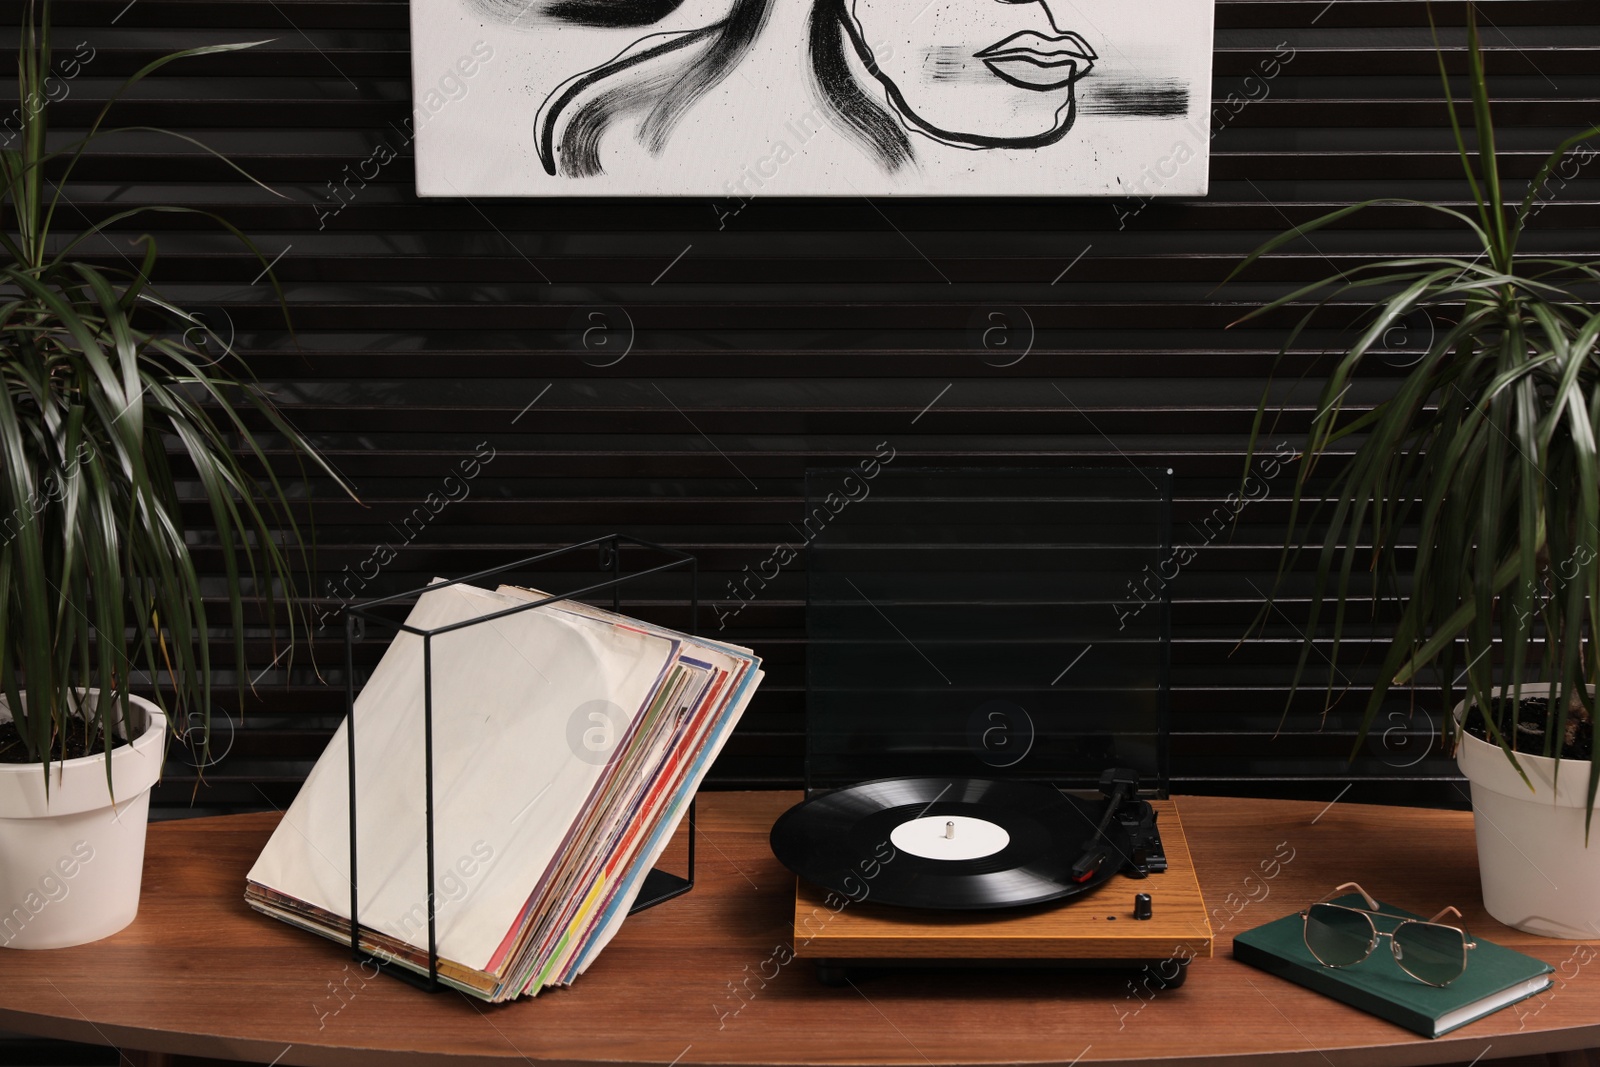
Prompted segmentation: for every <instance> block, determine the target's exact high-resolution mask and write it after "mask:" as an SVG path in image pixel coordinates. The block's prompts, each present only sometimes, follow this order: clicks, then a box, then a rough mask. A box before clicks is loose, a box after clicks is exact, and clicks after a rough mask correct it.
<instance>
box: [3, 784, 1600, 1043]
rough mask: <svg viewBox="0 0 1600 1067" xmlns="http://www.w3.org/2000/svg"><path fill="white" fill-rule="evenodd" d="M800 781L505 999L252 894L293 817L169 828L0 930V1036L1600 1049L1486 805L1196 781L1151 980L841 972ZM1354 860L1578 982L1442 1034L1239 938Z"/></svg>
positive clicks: (1352, 868)
mask: <svg viewBox="0 0 1600 1067" xmlns="http://www.w3.org/2000/svg"><path fill="white" fill-rule="evenodd" d="M795 799H797V798H796V795H795V794H791V793H710V794H706V795H705V796H703V797H702V798H701V802H700V831H701V838H700V842H701V845H700V849H699V872H698V873H699V884H698V885H697V887H696V888H695V890H694V891H693V892H692V893H690V894H689V895H688V896H686V897H682V898H680V899H678V900H674V901H671V902H669V903H667V904H665V905H662V906H660V907H658V908H655V909H653V910H651V911H647V912H643V913H641V914H639V915H636V916H634V917H633V918H631V919H630V920H629V921H628V923H627V925H626V926H625V927H624V929H623V931H622V933H621V934H620V935H619V936H618V937H617V939H616V940H615V941H614V942H613V943H612V945H611V946H610V947H609V948H608V949H607V950H606V951H605V953H604V954H603V955H602V956H601V957H600V959H599V960H598V962H597V963H596V964H595V965H594V967H593V968H591V970H590V972H589V973H588V974H587V975H585V976H583V977H582V978H580V979H579V980H578V982H577V983H576V984H575V985H573V986H572V987H571V988H569V989H565V990H557V991H554V992H550V993H546V994H544V995H542V996H540V997H538V998H537V999H535V1000H531V1001H519V1002H516V1003H512V1004H505V1005H498V1006H486V1005H483V1004H480V1003H478V1002H475V1001H471V1000H468V999H467V998H465V997H463V996H460V995H459V994H455V993H444V994H436V995H430V994H427V993H423V992H420V991H418V990H416V989H413V988H411V987H410V986H407V985H405V984H403V983H401V982H398V981H396V980H394V979H392V978H388V977H381V976H380V977H375V978H370V979H369V978H366V977H364V976H363V975H362V973H361V971H360V970H359V969H358V968H357V966H356V965H355V964H353V963H352V962H351V961H350V960H349V958H348V956H347V955H346V953H345V952H344V950H342V949H340V947H339V946H337V945H335V944H333V943H331V942H326V941H322V940H320V939H318V938H315V937H313V936H311V935H309V934H305V933H302V932H300V931H297V930H294V929H292V928H290V927H288V926H285V925H283V924H281V923H278V922H275V921H273V920H271V919H267V918H265V917H263V916H260V915H257V914H255V913H254V912H252V911H250V910H249V909H248V908H246V907H245V905H244V901H243V892H244V875H245V871H246V870H247V869H248V868H249V866H250V864H251V862H252V860H253V859H254V858H255V856H256V854H257V853H258V852H259V851H260V849H261V847H262V845H263V844H264V843H265V841H266V839H267V836H268V834H269V833H270V832H271V830H272V827H273V825H274V824H275V823H276V821H277V816H276V815H273V814H265V815H238V816H231V817H226V818H211V819H194V820H189V821H183V822H170V823H157V824H154V825H152V826H151V827H150V839H149V853H148V857H147V859H146V867H145V882H144V902H143V905H142V907H141V909H140V912H139V918H138V919H137V920H136V921H135V922H134V924H133V925H132V926H131V927H129V928H128V929H127V930H125V931H123V932H122V933H120V934H118V935H117V936H115V937H113V938H110V939H108V940H106V941H102V942H100V943H98V944H94V945H87V946H84V947H82V948H75V949H61V950H56V951H49V952H18V951H6V952H0V1030H14V1031H23V1032H26V1033H33V1034H38V1035H42V1036H50V1037H59V1038H66V1039H70V1040H74V1041H85V1042H93V1043H97V1044H107V1045H116V1046H119V1047H121V1048H124V1049H141V1050H152V1054H151V1055H149V1056H145V1057H142V1058H143V1059H144V1060H145V1061H146V1062H154V1063H160V1062H163V1060H164V1055H163V1054H184V1055H195V1056H211V1057H222V1058H231V1059H243V1060H255V1061H258V1062H261V1063H277V1064H338V1065H351V1064H355V1065H367V1064H370V1065H373V1067H379V1065H381V1067H391V1065H395V1067H398V1065H405V1064H448V1065H450V1067H473V1065H479V1064H484V1065H488V1064H493V1065H496V1067H503V1065H506V1064H516V1063H526V1064H530V1065H534V1067H545V1065H551V1067H556V1065H561V1067H565V1065H568V1064H594V1063H604V1064H607V1065H621V1064H639V1065H651V1067H667V1065H670V1064H681V1065H684V1067H690V1065H695V1064H729V1065H741V1067H742V1065H757V1064H884V1065H887V1064H896V1065H899V1064H904V1065H907V1067H923V1065H944V1064H1000V1063H1041V1064H1060V1065H1063V1067H1064V1065H1068V1064H1081V1065H1086V1064H1090V1063H1106V1062H1120V1063H1130V1062H1142V1061H1155V1060H1161V1061H1164V1062H1173V1063H1184V1064H1191V1065H1198V1064H1237V1063H1240V1062H1241V1061H1242V1059H1243V1058H1244V1057H1249V1061H1248V1062H1249V1063H1250V1064H1252V1065H1255V1064H1260V1065H1267V1064H1278V1063H1291V1062H1293V1063H1297V1064H1306V1065H1316V1067H1330V1065H1331V1067H1369V1065H1386V1064H1413V1063H1440V1062H1459V1063H1467V1062H1469V1061H1472V1060H1473V1059H1475V1058H1477V1057H1479V1056H1482V1057H1483V1061H1482V1062H1487V1061H1490V1060H1494V1059H1499V1058H1502V1057H1506V1056H1514V1055H1515V1056H1526V1055H1529V1054H1535V1053H1549V1052H1555V1051H1558V1050H1572V1049H1583V1048H1589V1047H1593V1046H1600V962H1597V961H1596V960H1595V957H1596V956H1597V955H1600V950H1597V949H1594V948H1591V947H1589V946H1588V945H1585V944H1582V943H1575V942H1563V941H1551V940H1545V939H1542V938H1536V937H1531V936H1528V935H1524V934H1519V933H1517V932H1515V931H1512V930H1508V929H1506V928H1505V927H1503V926H1500V925H1499V924H1497V923H1495V922H1494V921H1493V920H1491V919H1489V918H1488V916H1487V915H1486V914H1485V913H1484V910H1483V905H1482V901H1481V900H1480V898H1479V891H1478V876H1477V869H1476V850H1475V848H1474V843H1473V836H1472V824H1471V817H1470V815H1468V814H1465V813H1457V812H1440V811H1425V810H1419V809H1409V808H1384V807H1370V806H1363V805H1358V804H1351V803H1345V802H1339V803H1335V804H1332V805H1329V806H1324V805H1322V804H1317V803H1307V802H1300V801H1262V800H1235V799H1220V798H1206V797H1186V798H1182V799H1181V801H1180V806H1181V810H1182V813H1183V820H1184V824H1185V826H1186V827H1187V829H1188V832H1189V841H1190V847H1191V849H1192V851H1193V855H1194V860H1195V865H1196V868H1197V869H1198V871H1199V875H1200V882H1201V885H1202V888H1203V890H1204V892H1205V896H1206V899H1207V902H1208V904H1209V906H1210V908H1211V913H1212V924H1213V926H1214V928H1215V929H1216V932H1217V956H1216V958H1213V959H1198V960H1195V961H1194V963H1193V964H1192V966H1191V970H1190V974H1189V981H1188V982H1187V983H1186V984H1185V985H1184V986H1183V987H1181V988H1179V989H1174V990H1166V991H1163V992H1161V993H1159V994H1155V995H1153V996H1152V995H1151V994H1149V993H1147V992H1144V991H1143V990H1142V989H1141V990H1139V993H1138V994H1137V995H1136V993H1135V991H1134V990H1133V989H1132V988H1130V986H1131V983H1130V980H1129V976H1128V975H1127V974H1125V973H1124V974H1117V973H1083V972H1077V973H1074V972H1054V971H1028V972H1002V971H987V972H981V973H975V972H969V971H947V972H922V973H916V972H885V973H880V974H876V975H872V976H870V977H865V978H861V979H859V980H857V981H856V982H855V983H854V984H853V986H850V987H845V988H837V989H830V988H827V987H825V986H823V985H821V984H820V983H818V982H817V980H816V978H815V976H814V975H813V974H812V973H811V972H810V970H809V967H808V965H806V964H804V963H802V962H798V961H797V962H793V963H789V964H787V965H783V964H781V963H778V962H775V961H777V960H780V959H782V958H784V956H785V955H786V953H784V952H783V948H784V946H786V945H787V943H788V941H789V938H790V930H789V927H788V924H789V917H790V914H791V911H792V907H793V898H794V879H793V877H792V876H790V875H789V874H788V873H787V872H786V871H784V870H783V868H781V867H780V866H779V865H778V863H777V862H776V861H775V860H774V859H773V857H772V854H771V852H770V851H769V849H768V847H767V831H768V828H769V827H770V826H771V825H772V822H773V820H774V819H775V818H776V817H777V815H778V814H779V812H781V811H782V810H783V809H784V808H785V807H786V806H788V805H789V804H790V803H792V802H793V801H794V800H795ZM669 858H670V857H669ZM1349 879H1355V880H1358V881H1360V882H1361V883H1362V884H1363V885H1364V886H1365V887H1366V888H1367V889H1368V890H1370V891H1372V892H1373V893H1375V894H1376V895H1377V896H1379V897H1381V898H1384V899H1386V900H1389V901H1392V902H1394V903H1395V904H1398V905H1400V906H1403V907H1410V908H1412V909H1414V910H1418V911H1424V912H1432V911H1434V910H1436V909H1437V908H1438V907H1442V906H1443V905H1444V904H1447V903H1451V904H1455V905H1457V906H1458V907H1460V908H1461V910H1462V911H1463V912H1464V913H1465V916H1466V923H1467V925H1468V927H1469V928H1470V929H1472V930H1474V931H1476V932H1478V933H1481V934H1483V935H1485V936H1487V937H1489V938H1491V939H1493V940H1496V941H1501V942H1503V943H1505V944H1509V945H1513V946H1515V947H1517V948H1519V949H1521V950H1523V951H1525V952H1529V953H1531V954H1533V955H1535V956H1538V957H1539V958H1541V959H1544V960H1548V961H1549V962H1550V963H1551V964H1553V965H1555V966H1556V968H1557V974H1556V979H1557V981H1556V984H1555V985H1554V986H1553V987H1552V989H1551V990H1549V991H1546V992H1545V993H1543V994H1541V995H1540V996H1539V997H1537V998H1534V999H1532V1000H1530V1001H1526V1002H1524V1004H1523V1005H1521V1006H1520V1007H1513V1008H1510V1009H1507V1010H1505V1011H1503V1012H1500V1013H1499V1014H1496V1015H1492V1016H1490V1017H1488V1018H1487V1019H1482V1020H1479V1021H1478V1022H1475V1023H1472V1024H1471V1025H1469V1026H1467V1027H1464V1028H1463V1029H1461V1030H1458V1031H1456V1032H1455V1033H1453V1034H1451V1035H1449V1036H1447V1037H1444V1038H1440V1039H1438V1040H1433V1041H1430V1040H1428V1039H1425V1038H1420V1037H1416V1036H1414V1035H1412V1034H1411V1033H1409V1032H1408V1031H1405V1030H1403V1029H1401V1028H1399V1027H1397V1026H1394V1025H1391V1024H1390V1023H1387V1022H1384V1021H1382V1020H1381V1019H1376V1018H1373V1017H1371V1016H1368V1015H1365V1014H1363V1013H1361V1012H1359V1011H1356V1010H1354V1009H1352V1008H1347V1007H1345V1006H1344V1005H1342V1004H1339V1003H1337V1002H1335V1001H1332V1000H1328V999H1325V998H1323V997H1321V996H1318V995H1317V994H1315V993H1312V992H1310V991H1308V990H1304V989H1301V988H1299V987H1298V986H1294V985H1291V984H1289V983H1287V982H1283V981H1280V980H1278V979H1276V978H1273V977H1271V976H1269V975H1267V974H1264V973H1262V972H1260V971H1257V970H1254V969H1252V968H1249V967H1246V966H1244V965H1242V964H1238V963H1235V962H1234V961H1233V960H1232V959H1230V958H1229V951H1230V944H1231V938H1232V935H1233V934H1235V933H1237V932H1238V931H1239V930H1243V929H1248V928H1249V927H1252V926H1256V925H1258V924H1260V923H1262V922H1265V921H1267V920H1268V919H1272V918H1276V917H1277V916H1279V915H1283V914H1286V913H1288V912H1290V911H1293V910H1297V909H1298V908H1300V907H1302V906H1303V905H1304V904H1305V903H1306V902H1307V901H1309V900H1312V899H1315V898H1317V897H1319V896H1321V895H1322V894H1323V893H1324V892H1326V891H1327V890H1329V889H1331V888H1332V887H1333V886H1334V885H1335V884H1336V883H1338V882H1341V881H1345V880H1349ZM135 1058H136V1059H138V1058H141V1057H135ZM1580 1061H1582V1062H1590V1061H1591V1057H1580Z"/></svg>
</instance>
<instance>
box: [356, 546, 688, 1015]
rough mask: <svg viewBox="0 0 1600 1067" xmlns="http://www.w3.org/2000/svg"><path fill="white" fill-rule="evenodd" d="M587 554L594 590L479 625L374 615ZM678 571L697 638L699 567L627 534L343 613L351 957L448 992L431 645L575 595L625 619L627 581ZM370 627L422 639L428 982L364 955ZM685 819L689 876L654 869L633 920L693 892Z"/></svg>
mask: <svg viewBox="0 0 1600 1067" xmlns="http://www.w3.org/2000/svg"><path fill="white" fill-rule="evenodd" d="M624 546H632V547H634V548H637V549H643V550H647V551H649V552H651V553H653V554H655V555H657V556H662V557H667V559H666V562H663V563H658V564H656V565H654V566H650V567H645V568H643V569H640V570H635V571H630V572H628V573H623V569H622V549H623V547H624ZM590 549H593V550H595V551H597V552H598V554H599V569H600V570H602V571H609V572H610V574H611V576H610V577H609V578H607V579H605V580H604V581H600V582H595V583H594V584H592V585H586V586H584V587H583V588H581V589H574V590H572V591H571V592H569V593H562V594H558V595H552V596H547V597H544V598H543V599H541V600H530V601H528V602H527V603H525V604H517V605H514V606H512V607H509V608H506V609H504V610H502V611H495V612H490V613H489V614H486V615H480V616H479V617H477V618H475V619H467V620H465V621H462V622H456V623H450V624H448V625H445V626H436V627H433V628H431V629H422V628H418V627H415V626H411V625H409V624H407V623H405V622H402V621H397V620H395V619H391V618H385V617H384V616H383V615H381V614H378V613H377V612H376V610H375V609H378V608H383V607H392V606H394V605H396V604H403V603H406V602H412V603H414V602H415V601H416V600H417V599H419V598H421V596H422V595H423V594H424V593H426V592H429V591H431V590H435V589H442V588H445V587H447V586H452V585H464V584H468V583H472V584H479V583H482V582H485V581H490V580H493V579H497V578H501V577H503V576H507V575H511V574H514V573H519V572H521V573H526V572H529V571H531V570H533V569H534V568H535V567H536V566H537V565H539V564H543V563H547V562H549V561H551V560H555V559H558V558H559V557H562V556H565V555H568V554H571V553H578V552H583V551H586V550H590ZM674 570H682V571H684V572H685V574H686V577H687V579H688V583H689V588H688V601H689V626H688V628H687V629H686V630H685V632H686V633H688V634H690V635H693V634H695V633H696V631H697V629H698V626H699V621H700V597H699V583H698V561H697V560H696V559H695V558H694V557H693V556H691V555H688V554H687V553H684V552H679V551H677V550H675V549H671V548H666V547H664V546H662V545H658V544H654V543H652V542H649V541H641V540H639V539H638V538H636V537H629V536H628V535H626V534H607V535H606V536H604V537H597V538H595V539H594V540H592V541H584V542H583V543H581V544H575V545H568V546H567V547H565V548H558V549H555V550H553V551H550V552H545V553H541V554H540V555H537V556H530V557H529V558H527V559H523V560H518V561H517V562H515V563H508V564H506V565H505V566H502V567H494V568H491V569H489V570H486V571H479V572H478V573H476V574H469V575H466V576H465V577H462V578H455V579H452V580H450V581H445V582H435V583H433V584H431V585H428V586H424V587H423V588H420V589H413V590H410V591H408V592H404V593H396V594H394V595H392V596H386V597H380V598H379V599H376V600H369V601H366V602H365V603H362V604H360V605H357V606H353V607H351V608H349V609H348V610H347V611H346V613H345V624H344V670H345V714H346V718H345V725H346V733H345V737H346V741H347V751H348V755H349V775H350V952H351V954H352V955H353V956H354V957H355V959H357V960H358V961H360V962H362V963H370V964H372V965H373V967H374V968H376V969H377V970H378V971H383V972H385V973H387V974H390V975H393V976H394V977H396V978H399V979H401V980H402V981H405V982H407V983H409V984H411V985H414V986H417V987H418V988H420V989H425V990H427V991H429V992H432V993H437V992H440V991H441V990H443V989H444V986H442V985H441V984H440V982H439V942H438V933H437V929H436V908H437V906H436V903H435V896H434V889H435V887H434V828H433V659H432V655H433V639H434V638H435V637H438V636H440V635H443V634H447V633H453V632H454V631H456V630H464V629H467V628H468V627H472V626H478V625H480V624H482V623H486V622H493V621H494V620H496V619H503V618H505V617H506V616H508V615H515V614H517V613H518V612H522V611H532V610H533V609H535V608H541V607H544V606H545V605H547V604H555V603H558V602H560V601H563V600H575V599H577V598H578V597H583V596H590V595H602V596H603V595H604V594H605V593H606V592H608V591H609V593H610V594H611V610H613V611H616V612H619V613H620V612H621V610H622V587H623V585H624V584H625V583H627V582H632V581H637V580H638V579H641V578H645V577H648V576H649V575H653V574H661V573H663V572H667V571H674ZM369 622H370V623H374V624H376V625H378V626H381V627H385V628H387V629H390V630H393V631H395V632H396V633H397V634H398V633H408V634H413V635H415V636H417V637H420V638H422V664H423V667H422V670H423V685H424V693H423V713H422V729H423V741H424V745H423V752H424V764H423V777H424V786H425V789H426V791H427V792H426V796H425V802H424V803H425V807H424V810H425V812H426V814H427V818H426V823H427V874H428V895H427V898H426V899H427V902H428V974H427V976H426V977H423V976H422V975H420V974H417V973H416V972H414V971H412V970H410V969H409V968H406V967H404V966H402V965H400V964H397V963H395V962H394V961H392V960H388V959H384V958H382V957H379V956H376V955H374V954H372V953H370V952H366V951H364V950H363V949H362V948H361V919H360V902H359V899H358V893H357V884H358V882H359V878H358V877H357V863H358V860H357V856H356V851H357V850H356V724H355V705H356V689H355V674H354V672H355V642H356V641H357V640H358V639H359V638H361V637H362V636H364V633H365V624H366V623H369ZM688 818H689V856H688V872H687V873H686V874H683V875H676V874H672V873H671V872H669V871H663V870H661V869H660V868H654V869H652V870H651V871H650V872H649V873H648V874H647V875H646V876H645V880H644V884H643V885H642V886H641V887H640V890H639V895H638V897H637V898H636V899H635V901H634V904H633V907H632V908H630V909H629V912H628V913H629V914H630V915H631V914H634V913H635V912H640V911H643V910H644V909H646V908H651V907H654V906H655V905H657V904H660V903H663V902H664V901H668V900H671V899H672V898H673V897H677V896H682V895H683V894H684V893H687V892H688V891H689V890H690V889H693V888H694V839H695V824H694V800H693V799H691V800H690V802H689V812H688Z"/></svg>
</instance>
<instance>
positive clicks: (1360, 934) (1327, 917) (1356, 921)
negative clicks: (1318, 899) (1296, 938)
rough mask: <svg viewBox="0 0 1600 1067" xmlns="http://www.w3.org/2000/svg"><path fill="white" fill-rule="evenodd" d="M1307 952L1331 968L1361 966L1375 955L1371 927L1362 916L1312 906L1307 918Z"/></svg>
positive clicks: (1326, 905) (1327, 906) (1343, 910)
mask: <svg viewBox="0 0 1600 1067" xmlns="http://www.w3.org/2000/svg"><path fill="white" fill-rule="evenodd" d="M1306 948H1309V949H1310V950H1311V954H1312V955H1313V956H1315V957H1317V959H1319V960H1321V961H1322V962H1323V963H1325V964H1327V965H1328V966H1329V967H1348V966H1350V965H1351V964H1352V963H1360V962H1361V961H1362V960H1364V959H1366V958H1367V953H1368V952H1370V951H1372V924H1371V923H1370V922H1368V921H1367V917H1366V916H1365V915H1362V914H1361V913H1360V912H1354V911H1347V910H1346V909H1344V908H1336V907H1334V906H1333V905H1331V904H1313V905H1311V911H1310V912H1309V913H1308V914H1307V915H1306Z"/></svg>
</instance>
